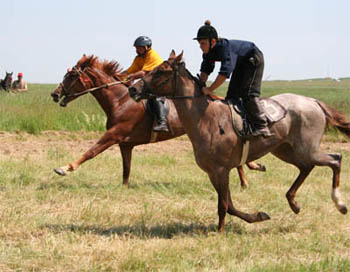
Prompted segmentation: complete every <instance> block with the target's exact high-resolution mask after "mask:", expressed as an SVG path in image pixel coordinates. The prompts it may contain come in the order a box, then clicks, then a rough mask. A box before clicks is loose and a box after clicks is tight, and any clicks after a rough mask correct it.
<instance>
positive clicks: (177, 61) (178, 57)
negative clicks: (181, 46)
mask: <svg viewBox="0 0 350 272" xmlns="http://www.w3.org/2000/svg"><path fill="white" fill-rule="evenodd" d="M183 54H184V51H183V50H182V52H181V54H180V55H178V56H177V57H176V58H175V60H176V63H180V62H181V60H182V56H183Z"/></svg>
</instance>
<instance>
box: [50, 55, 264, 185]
mask: <svg viewBox="0 0 350 272" xmlns="http://www.w3.org/2000/svg"><path fill="white" fill-rule="evenodd" d="M118 67H119V65H118V63H117V62H113V61H111V62H108V61H104V62H101V61H99V60H98V58H97V57H94V56H89V57H88V56H85V55H84V56H83V57H82V58H81V59H80V60H79V61H78V63H77V64H76V66H74V67H73V69H71V70H69V71H68V72H67V73H66V75H65V76H64V78H63V81H62V83H60V84H59V86H58V87H57V88H56V89H55V90H54V91H53V92H52V94H51V96H52V97H53V99H54V101H55V102H59V100H60V99H61V98H63V99H62V101H61V103H60V105H61V106H66V105H67V104H68V103H69V102H71V101H72V100H74V99H76V98H77V97H79V96H81V95H83V94H86V93H91V94H92V95H93V96H94V97H95V98H96V100H97V102H98V103H99V104H100V106H101V107H102V109H103V110H104V112H105V113H106V115H107V124H106V126H107V132H106V133H105V134H104V135H103V136H102V138H101V139H99V140H98V142H97V143H96V144H95V145H93V146H92V147H91V148H90V149H89V150H88V151H87V152H85V153H84V154H83V155H82V156H81V157H80V158H79V159H77V160H75V161H73V162H72V163H69V164H68V165H66V166H63V167H60V168H56V169H54V171H55V172H56V173H57V174H59V175H63V176H64V175H66V174H67V173H68V172H71V171H74V170H76V169H77V168H78V167H79V166H80V165H81V164H82V163H84V162H85V161H86V160H89V159H92V158H94V157H95V156H97V155H98V154H100V153H101V152H103V151H104V150H106V149H107V148H109V147H110V146H112V145H114V144H119V147H120V152H121V155H122V161H123V185H128V184H129V176H130V166H131V155H132V150H133V148H134V146H137V145H141V144H148V143H151V142H159V141H165V140H168V139H172V138H175V137H178V136H180V135H183V134H184V133H185V132H184V129H183V127H182V125H181V122H180V121H179V118H178V116H177V112H176V110H175V107H174V104H173V102H172V101H171V100H170V101H169V100H168V103H169V109H170V110H169V115H168V118H167V119H168V120H167V121H168V126H169V128H170V130H169V132H159V133H157V134H152V125H153V118H152V116H151V115H150V114H148V113H147V112H146V107H145V105H144V104H142V103H136V102H135V101H134V100H133V99H131V98H130V96H129V92H128V88H127V87H126V86H125V85H123V84H121V82H120V81H116V79H115V78H117V77H118V72H120V69H119V68H118ZM247 165H248V167H249V168H250V169H254V170H260V171H265V167H264V166H263V165H260V164H256V163H253V162H251V163H247ZM237 170H238V174H239V177H240V182H241V186H242V188H246V187H247V186H248V183H247V180H246V178H245V175H244V172H243V168H242V167H241V166H239V167H237Z"/></svg>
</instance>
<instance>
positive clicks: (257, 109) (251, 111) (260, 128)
mask: <svg viewBox="0 0 350 272" xmlns="http://www.w3.org/2000/svg"><path fill="white" fill-rule="evenodd" d="M244 107H245V108H246V110H247V112H248V115H249V119H250V121H251V122H252V126H253V130H252V133H251V135H247V136H261V135H262V136H264V137H270V136H272V135H273V134H271V132H270V129H269V128H268V126H267V125H268V124H267V119H266V115H265V113H264V111H263V109H262V106H261V104H260V101H259V97H250V98H248V99H247V100H245V101H244Z"/></svg>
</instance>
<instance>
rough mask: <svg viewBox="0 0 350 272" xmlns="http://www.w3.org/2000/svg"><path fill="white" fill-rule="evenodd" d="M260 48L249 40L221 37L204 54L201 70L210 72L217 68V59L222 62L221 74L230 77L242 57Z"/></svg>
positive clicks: (246, 56)
mask: <svg viewBox="0 0 350 272" xmlns="http://www.w3.org/2000/svg"><path fill="white" fill-rule="evenodd" d="M255 50H259V49H258V48H257V47H256V45H255V44H254V43H252V42H248V41H240V40H227V39H220V40H218V41H217V43H216V45H215V46H214V48H212V49H211V50H210V51H209V53H207V54H203V61H202V64H201V69H200V71H201V72H204V73H206V74H208V75H209V74H210V73H211V72H213V70H214V68H215V61H219V62H221V67H220V71H219V74H220V75H223V76H226V77H227V78H229V77H230V76H231V74H232V72H233V71H234V70H235V67H236V64H237V62H238V61H239V60H240V59H244V58H247V59H248V58H249V57H251V56H252V54H253V53H254V52H255Z"/></svg>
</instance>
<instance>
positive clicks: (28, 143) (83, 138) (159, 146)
mask: <svg viewBox="0 0 350 272" xmlns="http://www.w3.org/2000/svg"><path fill="white" fill-rule="evenodd" d="M102 135H103V134H102V133H84V132H83V133H70V132H56V131H47V132H44V133H41V134H40V135H31V134H27V133H22V132H21V133H8V132H0V159H4V158H6V157H9V158H12V159H20V158H28V157H30V158H33V157H43V156H45V154H47V152H50V150H51V151H55V150H61V151H67V152H69V153H71V154H72V155H73V156H79V155H81V154H83V153H84V152H86V151H87V150H88V149H89V148H90V147H91V146H93V145H94V144H95V143H96V142H97V140H98V139H99V138H100V137H101V136H102ZM191 150H192V145H191V142H190V141H189V140H187V139H186V138H184V136H182V137H180V138H176V139H172V140H169V141H164V142H159V143H152V144H147V145H139V146H136V147H135V148H134V152H157V153H160V152H161V153H170V154H177V153H179V152H187V151H191ZM104 153H111V154H112V153H113V154H116V153H117V154H119V146H118V145H114V146H112V147H110V148H109V149H107V150H106V151H104Z"/></svg>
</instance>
